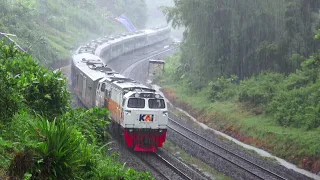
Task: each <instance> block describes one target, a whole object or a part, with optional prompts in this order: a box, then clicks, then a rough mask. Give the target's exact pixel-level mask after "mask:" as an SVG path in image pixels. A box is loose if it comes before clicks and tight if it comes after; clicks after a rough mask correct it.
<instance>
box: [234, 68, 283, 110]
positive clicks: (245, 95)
mask: <svg viewBox="0 0 320 180" xmlns="http://www.w3.org/2000/svg"><path fill="white" fill-rule="evenodd" d="M283 80H284V75H282V74H279V73H262V74H259V75H258V76H256V77H252V78H250V79H246V80H243V81H241V83H240V87H239V101H240V102H248V103H250V104H251V105H253V106H259V105H266V104H267V103H268V102H270V100H271V99H272V98H273V97H274V95H275V94H276V93H277V92H278V91H279V90H280V89H281V88H282V84H281V83H283Z"/></svg>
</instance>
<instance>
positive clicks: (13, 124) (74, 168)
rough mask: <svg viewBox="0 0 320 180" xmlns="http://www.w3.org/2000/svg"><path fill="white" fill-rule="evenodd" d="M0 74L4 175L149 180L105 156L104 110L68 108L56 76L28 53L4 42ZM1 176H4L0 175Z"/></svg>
mask: <svg viewBox="0 0 320 180" xmlns="http://www.w3.org/2000/svg"><path fill="white" fill-rule="evenodd" d="M0 73H1V76H0V82H1V83H0V97H1V99H0V100H1V101H0V103H1V104H0V108H1V109H0V110H1V115H2V117H1V123H0V161H1V162H0V170H1V171H3V170H4V169H5V170H7V174H6V176H10V177H11V178H16V179H33V180H37V179H89V180H90V179H92V180H95V179H152V178H151V176H150V175H149V174H148V173H139V172H136V171H135V170H133V169H128V168H126V167H125V166H124V165H122V164H120V163H119V161H118V160H117V159H115V158H113V157H110V156H107V154H106V148H105V147H106V142H107V141H108V140H109V136H107V135H106V133H105V129H106V126H107V125H108V124H109V123H108V122H109V116H108V111H107V110H106V109H99V108H93V109H90V110H84V109H76V110H72V109H70V108H69V92H68V91H67V89H66V82H65V79H63V78H62V75H61V73H58V74H55V73H52V72H50V71H49V70H48V69H46V68H44V67H42V66H40V65H39V63H36V62H34V61H33V59H32V58H31V56H30V55H28V54H25V53H21V52H19V51H17V50H15V49H14V48H13V45H11V46H7V45H3V42H1V45H0ZM39 114H41V115H42V117H41V116H40V115H39ZM3 120H5V121H4V122H5V123H3ZM0 176H1V177H0V178H2V177H3V176H4V174H3V173H2V172H0Z"/></svg>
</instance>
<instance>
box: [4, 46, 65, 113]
mask: <svg viewBox="0 0 320 180" xmlns="http://www.w3.org/2000/svg"><path fill="white" fill-rule="evenodd" d="M0 73H1V77H0V82H1V83H0V92H3V93H1V95H0V97H1V100H2V101H0V108H1V114H2V113H3V116H2V117H4V118H6V119H7V118H10V117H12V115H13V114H14V113H15V112H16V111H17V110H18V109H19V107H18V102H23V103H25V104H26V105H27V106H29V107H30V108H31V109H33V110H35V111H37V112H38V113H42V114H45V115H46V116H48V117H56V116H59V115H61V113H62V112H65V111H66V110H67V109H68V107H69V106H70V99H69V94H70V93H69V92H68V90H67V87H66V79H65V78H63V76H62V73H60V72H59V73H53V72H50V71H49V70H48V69H46V68H44V67H42V66H40V65H39V63H37V62H35V61H34V60H33V59H32V57H31V56H30V55H28V54H26V53H22V52H19V51H17V50H16V49H15V48H13V45H11V46H7V45H3V42H0Z"/></svg>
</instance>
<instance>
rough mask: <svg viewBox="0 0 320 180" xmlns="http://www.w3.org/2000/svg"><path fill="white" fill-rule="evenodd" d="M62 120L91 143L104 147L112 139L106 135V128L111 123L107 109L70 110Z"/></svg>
mask: <svg viewBox="0 0 320 180" xmlns="http://www.w3.org/2000/svg"><path fill="white" fill-rule="evenodd" d="M62 119H64V120H66V121H68V122H69V123H70V124H72V125H74V126H75V127H76V128H77V129H78V130H79V131H80V132H82V134H83V135H84V136H85V138H86V139H87V140H88V142H90V143H98V144H100V145H103V143H105V142H107V141H108V140H109V139H110V136H109V135H108V134H107V133H106V127H107V125H108V124H109V122H110V121H109V111H108V110H107V109H100V108H98V107H94V108H93V109H90V110H87V109H81V108H79V109H74V110H69V111H68V112H67V113H65V114H64V115H63V117H62ZM96 141H97V142H96Z"/></svg>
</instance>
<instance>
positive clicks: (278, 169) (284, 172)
mask: <svg viewBox="0 0 320 180" xmlns="http://www.w3.org/2000/svg"><path fill="white" fill-rule="evenodd" d="M171 108H172V107H171ZM170 117H172V118H173V119H174V120H176V121H178V122H179V123H180V124H182V125H184V126H186V127H188V128H189V129H191V130H193V131H194V132H196V133H198V134H200V135H201V136H202V137H206V138H207V139H209V140H210V141H213V142H214V143H216V144H218V145H220V146H222V147H224V148H226V149H228V150H230V151H232V152H233V153H236V154H237V155H239V156H241V157H244V158H245V159H248V160H250V161H251V162H254V163H255V164H258V165H260V166H262V167H265V168H266V169H268V170H270V171H272V172H275V173H276V174H279V175H281V176H282V177H285V178H286V179H290V180H291V179H299V180H300V179H311V178H308V177H307V176H304V175H302V174H300V173H297V172H295V171H293V170H291V169H287V168H285V167H284V166H281V165H279V164H277V163H275V162H273V161H270V160H267V159H265V158H262V157H261V156H259V155H257V154H256V153H253V152H251V151H247V150H246V149H244V148H242V147H240V146H239V145H236V144H234V143H230V141H228V140H223V139H221V137H220V136H218V135H216V134H214V133H213V132H212V131H210V130H204V129H203V128H201V127H200V126H199V125H198V124H196V123H194V122H193V121H192V120H190V119H189V118H188V117H183V118H181V119H180V118H179V117H177V116H175V115H174V114H172V113H170ZM169 125H172V126H174V127H175V128H177V129H179V130H181V132H185V131H183V130H182V129H181V128H179V127H177V126H176V125H174V124H173V123H169ZM169 132H170V131H169ZM185 135H187V136H189V137H194V135H192V134H190V133H187V132H186V134H185ZM168 139H170V140H171V141H174V142H176V143H177V145H179V146H180V147H181V148H183V149H184V150H185V151H187V152H189V153H190V154H194V155H196V156H197V157H199V158H200V159H202V160H203V161H205V162H207V164H211V165H212V167H214V168H215V169H217V170H219V169H221V172H224V173H226V174H227V175H228V176H231V177H233V178H235V179H248V178H250V179H251V178H253V177H250V176H249V177H248V175H246V174H247V173H246V172H241V171H243V170H240V169H239V168H235V167H233V166H234V165H230V163H227V162H226V161H225V160H222V161H221V158H217V159H216V160H213V161H218V162H219V163H217V162H212V160H209V159H211V157H209V156H213V157H215V156H214V155H212V154H211V153H210V154H208V152H207V151H205V150H203V149H202V148H200V147H196V145H194V143H192V142H190V141H189V143H188V142H187V141H188V140H186V139H185V138H183V137H181V135H177V133H174V132H170V133H169V135H168ZM195 139H196V138H195ZM183 142H184V143H183ZM200 142H201V140H200ZM186 144H187V145H186ZM201 144H203V142H202V143H201ZM205 144H206V143H205ZM206 146H208V147H211V149H212V150H214V151H216V152H220V153H226V152H225V151H223V150H218V149H217V148H215V147H212V146H211V145H208V144H207V145H206ZM201 149H202V150H201ZM226 154H228V153H226ZM227 157H228V158H230V160H231V159H233V158H232V157H230V156H227ZM220 161H221V162H220ZM244 166H246V165H245V164H244ZM237 171H239V172H240V173H236V172H237ZM252 172H257V173H258V172H259V171H256V169H255V168H254V169H252ZM259 174H260V173H259ZM253 179H256V178H253ZM266 179H271V177H266Z"/></svg>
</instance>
